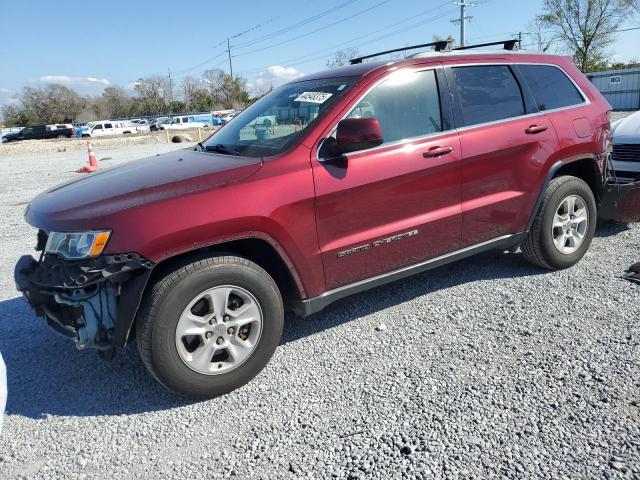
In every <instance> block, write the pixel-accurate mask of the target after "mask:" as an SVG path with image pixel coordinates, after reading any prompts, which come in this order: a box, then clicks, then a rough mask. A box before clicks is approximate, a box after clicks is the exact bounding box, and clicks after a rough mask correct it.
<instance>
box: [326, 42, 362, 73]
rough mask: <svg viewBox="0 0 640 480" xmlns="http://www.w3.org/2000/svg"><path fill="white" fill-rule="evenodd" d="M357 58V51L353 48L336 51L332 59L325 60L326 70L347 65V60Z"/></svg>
mask: <svg viewBox="0 0 640 480" xmlns="http://www.w3.org/2000/svg"><path fill="white" fill-rule="evenodd" d="M357 56H358V49H357V48H355V47H349V48H345V49H344V50H338V51H337V52H336V53H335V54H334V55H333V57H331V58H330V59H329V60H327V68H332V69H333V68H340V67H343V66H345V65H349V60H351V59H352V58H356V57H357Z"/></svg>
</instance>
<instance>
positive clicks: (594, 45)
mask: <svg viewBox="0 0 640 480" xmlns="http://www.w3.org/2000/svg"><path fill="white" fill-rule="evenodd" d="M543 8H544V11H543V14H542V15H540V16H538V17H537V20H538V21H539V22H540V23H541V25H543V26H544V27H545V28H547V29H548V31H549V32H550V33H551V34H552V35H553V36H554V41H556V40H557V42H558V43H560V44H561V45H562V46H563V47H564V48H565V49H567V50H568V51H570V52H571V53H572V55H573V58H574V61H575V62H576V65H577V66H578V68H580V70H582V71H593V70H599V69H602V68H603V67H604V66H606V63H607V62H606V58H607V50H608V48H609V47H610V45H611V43H612V42H613V40H614V36H615V31H616V30H617V29H618V27H619V25H620V23H621V22H622V21H623V19H624V18H625V16H626V14H627V12H628V9H629V0H544V7H543Z"/></svg>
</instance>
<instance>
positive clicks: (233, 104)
mask: <svg viewBox="0 0 640 480" xmlns="http://www.w3.org/2000/svg"><path fill="white" fill-rule="evenodd" d="M202 81H203V82H204V83H205V84H206V85H207V86H208V88H209V92H210V94H211V97H212V98H211V100H212V104H213V106H214V107H221V108H234V109H241V108H244V106H245V105H246V104H247V103H248V102H249V92H247V82H246V80H245V79H244V78H242V77H232V76H231V75H228V74H226V73H224V72H223V71H222V70H220V69H215V70H206V71H205V72H204V73H203V74H202Z"/></svg>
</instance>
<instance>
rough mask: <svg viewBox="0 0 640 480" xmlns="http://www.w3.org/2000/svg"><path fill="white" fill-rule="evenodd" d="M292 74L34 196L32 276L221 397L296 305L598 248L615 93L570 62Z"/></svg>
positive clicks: (469, 61) (78, 314)
mask: <svg viewBox="0 0 640 480" xmlns="http://www.w3.org/2000/svg"><path fill="white" fill-rule="evenodd" d="M353 63H354V65H351V66H348V67H344V68H339V69H336V70H329V71H325V72H322V73H317V74H314V75H308V76H306V77H303V78H300V79H298V80H296V81H294V82H291V83H288V84H286V85H284V86H281V87H279V88H277V89H275V90H274V91H272V92H271V93H269V94H268V95H266V96H265V97H263V98H261V99H260V100H259V101H257V102H256V103H254V104H253V105H251V106H250V107H249V108H247V109H246V110H244V111H243V112H242V113H240V114H239V115H238V116H237V117H235V118H234V119H233V120H232V121H230V122H229V123H228V124H227V125H225V126H224V127H223V128H221V129H220V130H218V131H217V132H216V133H214V134H213V135H211V137H209V138H208V139H207V140H206V141H205V142H203V143H201V144H199V145H198V146H197V147H196V148H195V149H189V150H179V151H175V152H172V153H167V154H164V155H159V156H154V157H151V158H147V159H143V160H138V161H135V162H131V163H128V164H125V165H122V166H119V167H116V168H112V169H108V170H105V171H103V172H99V173H96V174H93V175H90V176H88V177H83V178H78V179H77V180H74V181H71V182H69V183H67V184H65V185H62V186H59V187H56V188H53V189H51V190H49V191H47V192H45V193H42V194H41V195H39V196H38V197H36V198H35V199H34V200H33V201H32V202H31V204H30V205H29V206H28V208H27V210H26V213H25V218H26V220H27V221H28V222H29V223H30V224H31V225H33V226H34V227H36V228H38V229H39V232H38V242H37V250H39V251H40V252H41V253H40V257H39V259H38V260H37V261H36V260H34V259H33V258H32V257H31V256H26V257H22V258H21V259H20V261H19V263H18V265H17V266H16V283H17V285H18V288H19V290H20V291H22V292H23V293H24V295H25V297H26V298H27V300H28V301H29V303H30V304H31V306H32V307H33V308H34V309H35V311H36V313H37V314H38V315H41V316H42V317H43V318H44V319H45V320H46V322H47V323H48V324H49V325H50V326H51V327H53V328H54V329H55V330H57V331H58V332H59V333H61V334H62V335H65V336H67V337H68V338H70V339H72V340H74V341H75V342H76V345H77V347H78V348H80V349H83V348H94V349H97V350H98V351H99V353H100V354H101V356H102V357H104V358H111V357H112V356H113V355H114V353H115V351H116V349H118V348H122V347H124V346H125V345H126V343H127V341H128V340H130V339H132V338H133V337H134V336H135V338H136V339H137V344H138V349H139V352H140V355H141V357H142V360H143V361H144V363H145V365H146V366H147V368H148V369H149V371H150V372H151V373H152V374H153V375H154V376H155V377H156V378H157V379H158V381H160V382H161V383H162V384H163V385H164V386H166V387H168V388H169V389H171V390H174V391H177V392H179V393H181V394H184V395H187V396H190V397H195V398H206V397H213V396H216V395H220V394H223V393H226V392H229V391H231V390H233V389H235V388H237V387H239V386H241V385H243V384H244V383H246V382H247V381H249V380H250V379H251V378H252V377H253V376H255V375H256V374H257V373H258V372H259V371H260V370H261V369H262V368H263V367H264V366H265V364H266V363H267V361H268V360H269V358H270V357H271V355H272V354H273V352H274V350H275V348H276V346H277V345H278V343H279V340H280V336H281V333H282V328H283V318H284V313H285V311H286V310H290V311H293V312H295V313H296V314H299V315H302V316H308V315H311V314H313V313H315V312H318V311H320V310H321V309H322V308H323V307H325V306H326V305H328V304H329V303H331V302H333V301H335V300H337V299H339V298H342V297H345V296H346V295H351V294H353V293H357V292H361V291H363V290H365V289H368V288H371V287H375V286H379V285H382V284H384V283H387V282H390V281H393V280H396V279H399V278H402V277H406V276H409V275H411V274H413V273H416V272H421V271H425V270H427V269H430V268H434V267H437V266H440V265H443V264H446V263H449V262H452V261H455V260H459V259H461V258H464V257H467V256H469V255H473V254H476V253H478V252H482V251H485V250H489V249H511V248H515V247H517V246H520V247H521V248H522V252H523V255H524V256H525V257H526V258H527V259H528V260H529V261H531V262H532V263H534V264H535V265H538V266H540V267H543V268H547V269H561V268H567V267H571V266H572V265H574V264H575V263H576V262H578V261H579V260H580V258H582V256H583V255H584V254H585V252H586V251H587V249H588V248H589V244H590V243H591V239H592V237H593V234H594V229H595V227H596V217H597V215H598V207H599V205H600V204H601V203H602V202H603V200H604V197H605V196H606V194H607V192H609V193H611V191H612V190H611V189H610V188H607V183H606V182H607V168H606V163H607V161H608V156H609V149H610V142H611V135H610V125H609V119H608V115H607V114H608V111H609V110H610V108H611V107H610V106H609V104H608V103H607V102H606V100H605V99H604V98H603V97H602V96H601V95H600V93H599V92H598V91H597V90H596V89H595V88H594V86H593V85H592V84H591V83H590V82H589V81H588V80H587V79H586V78H585V77H584V76H583V75H582V74H581V73H580V72H579V71H578V69H577V68H576V67H575V66H574V65H573V63H572V61H571V59H570V58H565V57H558V56H551V55H543V54H530V53H522V52H511V51H508V50H500V51H489V52H487V51H482V52H478V51H475V52H470V51H467V50H460V51H448V52H447V51H444V52H428V53H421V54H417V55H414V56H412V57H410V58H407V59H404V60H401V61H393V62H389V61H382V62H368V63H361V61H360V59H356V60H355V61H354V62H353Z"/></svg>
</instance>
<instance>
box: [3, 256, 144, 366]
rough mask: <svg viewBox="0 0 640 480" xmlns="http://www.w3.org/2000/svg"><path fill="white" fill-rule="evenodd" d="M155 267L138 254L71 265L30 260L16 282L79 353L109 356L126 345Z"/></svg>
mask: <svg viewBox="0 0 640 480" xmlns="http://www.w3.org/2000/svg"><path fill="white" fill-rule="evenodd" d="M152 268H153V263H152V262H150V261H149V260H147V259H146V258H144V257H142V256H141V255H138V254H136V253H125V254H118V255H102V256H100V257H97V258H93V259H87V260H65V259H63V258H61V257H59V256H58V255H53V254H46V255H44V256H43V257H42V258H41V260H40V261H36V260H35V259H34V258H33V257H32V256H31V255H25V256H23V257H22V258H20V260H19V261H18V263H17V264H16V267H15V271H14V278H15V283H16V287H17V289H18V290H19V291H20V292H22V294H23V295H24V297H25V299H26V300H27V302H28V303H29V305H30V306H31V307H32V308H33V309H34V311H35V312H36V314H37V315H39V316H41V317H43V318H44V319H45V320H46V321H47V323H48V324H49V326H50V327H51V328H53V329H54V330H55V331H56V332H58V333H59V334H61V335H63V336H65V337H67V338H69V339H72V340H74V341H75V342H76V346H77V347H78V349H85V348H94V349H98V350H100V351H102V352H103V353H104V354H105V355H106V356H109V352H113V351H114V349H115V347H122V346H124V345H125V344H126V341H127V338H128V336H129V330H130V328H131V325H132V324H133V319H134V316H135V314H136V311H137V309H138V306H139V305H140V300H141V298H142V292H143V291H144V287H145V285H146V283H147V280H148V278H149V276H150V274H151V269H152Z"/></svg>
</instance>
